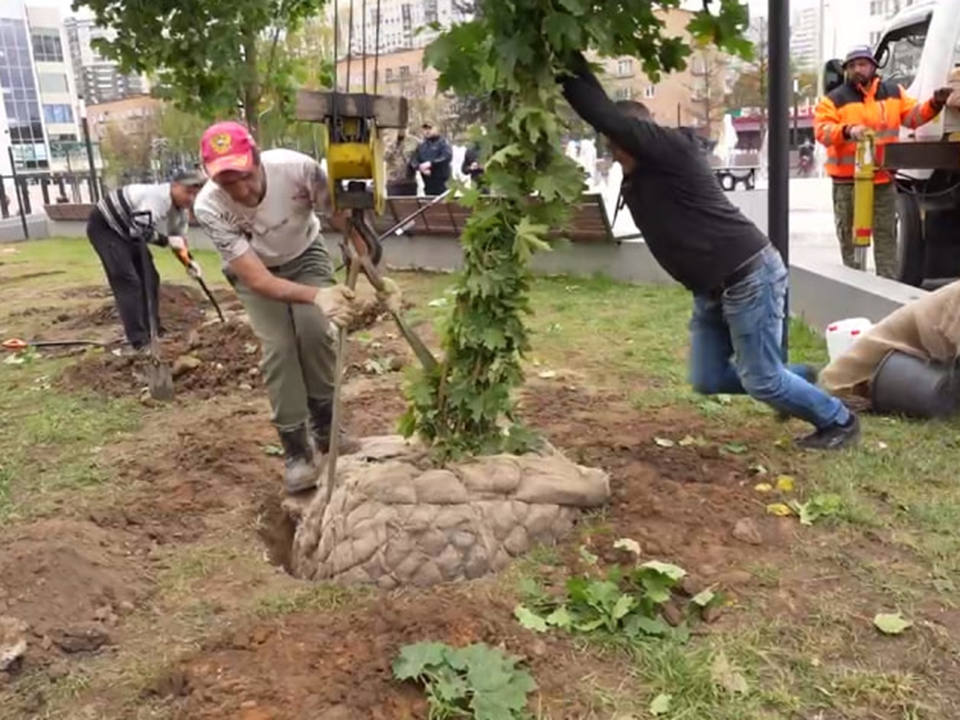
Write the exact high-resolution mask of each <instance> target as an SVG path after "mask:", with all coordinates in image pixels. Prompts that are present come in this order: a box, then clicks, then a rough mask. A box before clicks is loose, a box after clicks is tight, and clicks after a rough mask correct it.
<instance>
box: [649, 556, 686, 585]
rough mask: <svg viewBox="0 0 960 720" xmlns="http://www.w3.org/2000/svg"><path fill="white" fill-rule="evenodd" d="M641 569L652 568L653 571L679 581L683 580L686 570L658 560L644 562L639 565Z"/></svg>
mask: <svg viewBox="0 0 960 720" xmlns="http://www.w3.org/2000/svg"><path fill="white" fill-rule="evenodd" d="M640 569H641V570H652V571H653V572H656V573H659V574H660V575H664V576H666V577H668V578H669V579H671V580H673V581H674V582H679V581H680V580H683V578H684V577H686V575H687V571H686V570H684V569H683V568H682V567H680V566H678V565H671V564H670V563H665V562H660V561H659V560H651V561H650V562H645V563H644V564H643V565H641V566H640Z"/></svg>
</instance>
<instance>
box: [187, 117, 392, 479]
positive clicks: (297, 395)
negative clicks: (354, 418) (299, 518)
mask: <svg viewBox="0 0 960 720" xmlns="http://www.w3.org/2000/svg"><path fill="white" fill-rule="evenodd" d="M200 152H201V155H202V158H203V164H204V168H205V170H206V172H207V175H208V176H209V177H210V179H211V180H212V182H209V183H207V185H206V186H205V187H204V188H203V190H202V191H201V193H200V195H199V196H198V197H197V201H196V204H195V207H194V214H195V215H196V217H197V220H198V222H199V223H200V225H201V226H202V227H203V229H204V230H205V231H206V233H207V235H209V236H210V238H211V239H212V240H213V243H214V245H215V246H216V248H217V250H218V251H219V252H220V255H221V256H222V257H223V261H224V264H225V267H224V274H225V275H226V277H227V279H228V280H229V281H230V283H231V285H233V287H234V289H235V290H236V291H237V294H238V295H239V296H240V299H241V301H242V302H243V304H244V307H245V308H246V311H247V314H248V315H249V317H250V325H251V327H252V328H253V331H254V333H255V334H256V335H257V337H258V338H259V340H260V345H261V348H262V351H263V360H262V365H261V367H262V371H263V378H264V381H265V382H266V385H267V393H268V395H269V397H270V406H271V409H272V411H273V418H272V419H273V423H274V425H275V426H276V428H277V431H278V433H279V436H280V442H281V444H282V446H283V453H284V466H285V471H284V482H285V486H286V490H287V492H288V493H290V494H294V493H298V492H303V491H306V490H311V489H313V488H314V487H315V486H316V484H317V479H318V477H319V473H320V470H321V465H322V463H321V462H320V460H321V459H322V454H324V453H326V452H328V450H329V447H330V438H331V434H332V433H333V432H341V429H340V428H332V427H331V425H332V414H333V403H332V394H333V388H334V380H335V370H336V344H335V328H333V327H331V324H333V325H335V326H338V327H346V326H347V325H348V324H349V323H350V320H351V319H352V317H353V316H354V314H355V312H356V308H355V304H354V302H353V300H354V293H353V291H352V290H350V289H349V288H347V287H345V286H344V285H338V284H335V280H334V274H333V265H332V264H331V262H330V256H329V254H328V253H327V250H326V248H325V247H324V244H323V239H322V237H321V235H320V221H319V219H318V218H317V215H316V212H315V211H317V210H320V211H323V212H326V211H328V210H329V202H328V200H329V198H328V192H327V181H326V176H325V175H324V173H323V170H322V169H321V167H320V165H319V164H318V163H317V162H316V161H315V160H313V159H312V158H310V157H308V156H307V155H303V154H301V153H298V152H294V151H292V150H283V149H276V150H267V151H264V152H262V153H261V152H260V151H259V149H258V148H257V145H256V142H255V141H254V139H253V137H252V136H251V135H250V133H249V131H248V130H247V128H246V127H244V126H243V125H241V124H239V123H236V122H222V123H217V124H215V125H212V126H211V127H210V128H208V129H207V131H206V132H205V133H204V134H203V139H202V140H201V143H200ZM331 220H332V222H333V223H334V225H335V226H340V224H341V223H340V220H339V218H336V217H332V218H331ZM395 288H396V286H395V285H393V284H390V285H389V289H390V291H392V294H391V299H390V302H391V303H392V302H395V301H396V299H397V298H396V290H395ZM380 299H381V300H384V301H386V297H381V298H380ZM308 419H309V424H310V427H311V430H312V433H308V431H307V423H308ZM311 435H312V438H311ZM338 442H339V447H340V448H341V450H345V451H346V452H350V444H349V443H348V442H347V440H346V439H344V438H343V436H342V435H341V439H339V441H338ZM317 454H321V457H317Z"/></svg>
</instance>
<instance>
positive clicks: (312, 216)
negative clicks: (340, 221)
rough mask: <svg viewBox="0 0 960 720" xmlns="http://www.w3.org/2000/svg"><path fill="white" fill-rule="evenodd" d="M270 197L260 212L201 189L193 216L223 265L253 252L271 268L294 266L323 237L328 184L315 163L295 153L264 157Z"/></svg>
mask: <svg viewBox="0 0 960 720" xmlns="http://www.w3.org/2000/svg"><path fill="white" fill-rule="evenodd" d="M260 163H261V164H262V165H263V170H264V173H265V175H266V183H267V192H266V195H264V197H263V200H262V201H261V202H260V204H259V205H257V206H256V207H246V206H244V205H239V204H238V203H235V202H234V201H233V200H231V199H230V196H229V195H227V193H226V192H224V190H223V189H221V188H220V186H219V185H217V184H216V183H215V182H208V183H207V184H206V185H204V186H203V189H202V190H201V191H200V194H199V195H198V196H197V200H196V202H195V203H194V206H193V214H194V215H195V216H196V218H197V222H199V223H200V226H201V227H202V228H203V229H204V231H205V232H206V233H207V235H209V236H210V239H211V240H213V244H214V245H215V246H216V248H217V250H218V251H219V252H220V255H221V256H222V257H223V261H224V263H230V262H232V261H234V260H236V259H237V258H239V257H240V256H241V255H243V254H244V253H246V252H247V251H248V250H253V252H255V253H256V254H257V256H258V257H259V258H260V260H262V261H263V264H264V265H266V266H267V267H278V266H280V265H283V264H284V263H287V262H290V261H291V260H294V259H296V258H298V257H300V255H302V254H303V253H304V251H305V250H306V249H307V248H308V247H309V246H310V245H311V244H312V243H313V242H314V240H316V239H317V238H318V237H319V236H320V219H319V218H318V217H317V216H316V213H315V210H317V209H322V208H324V207H325V206H326V197H327V178H326V176H325V175H324V173H323V170H322V169H321V167H320V164H319V163H318V162H317V161H316V160H314V159H313V158H311V157H309V156H307V155H304V154H303V153H298V152H296V151H294V150H283V149H277V150H267V151H265V152H263V153H261V154H260Z"/></svg>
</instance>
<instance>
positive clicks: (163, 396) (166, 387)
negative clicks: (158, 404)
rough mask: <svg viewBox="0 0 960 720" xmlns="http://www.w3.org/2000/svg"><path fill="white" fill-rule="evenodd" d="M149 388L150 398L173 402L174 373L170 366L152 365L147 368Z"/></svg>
mask: <svg viewBox="0 0 960 720" xmlns="http://www.w3.org/2000/svg"><path fill="white" fill-rule="evenodd" d="M147 386H148V387H149V388H150V397H152V398H153V399H154V400H160V401H162V402H170V401H171V400H173V397H174V391H173V373H172V372H171V371H170V366H169V365H165V364H163V363H150V364H149V365H148V366H147Z"/></svg>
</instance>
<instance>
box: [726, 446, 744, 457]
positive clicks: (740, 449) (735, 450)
mask: <svg viewBox="0 0 960 720" xmlns="http://www.w3.org/2000/svg"><path fill="white" fill-rule="evenodd" d="M723 449H724V450H725V451H727V452H728V453H731V454H732V455H743V454H744V453H745V452H746V451H747V446H746V445H744V444H743V443H727V444H726V445H724V446H723Z"/></svg>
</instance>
